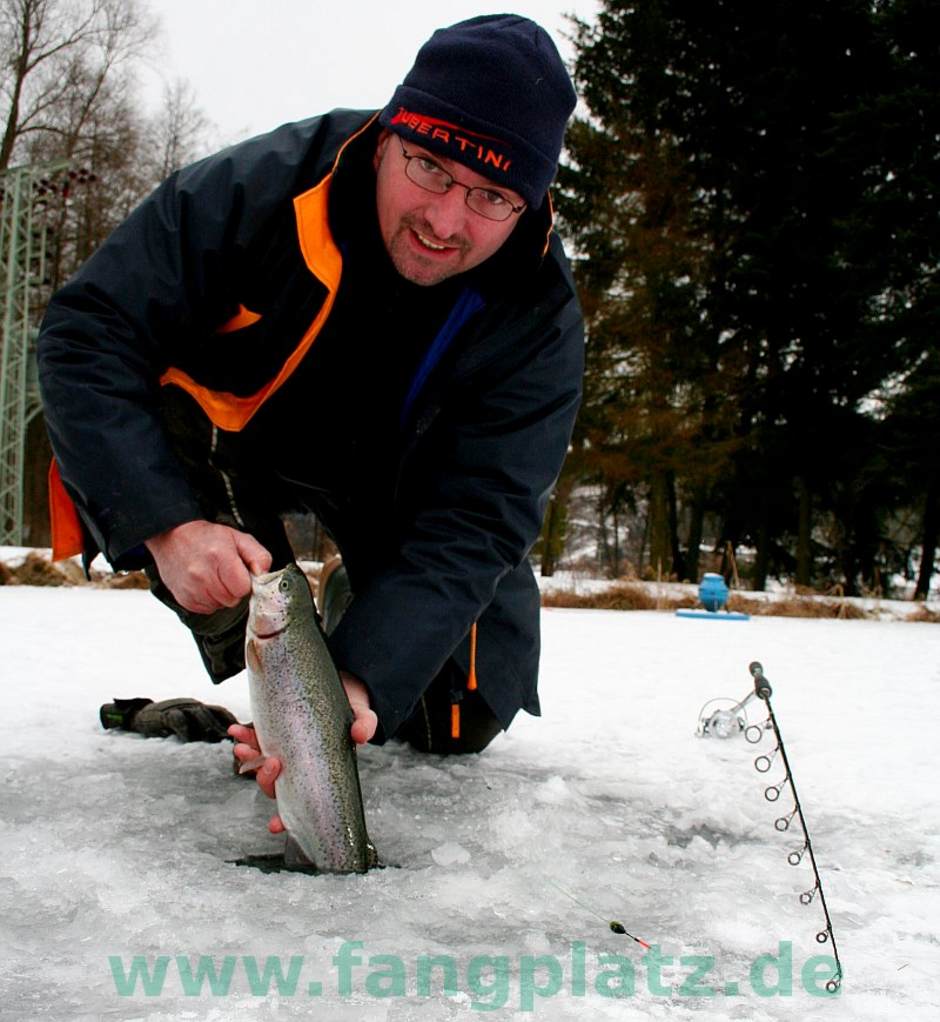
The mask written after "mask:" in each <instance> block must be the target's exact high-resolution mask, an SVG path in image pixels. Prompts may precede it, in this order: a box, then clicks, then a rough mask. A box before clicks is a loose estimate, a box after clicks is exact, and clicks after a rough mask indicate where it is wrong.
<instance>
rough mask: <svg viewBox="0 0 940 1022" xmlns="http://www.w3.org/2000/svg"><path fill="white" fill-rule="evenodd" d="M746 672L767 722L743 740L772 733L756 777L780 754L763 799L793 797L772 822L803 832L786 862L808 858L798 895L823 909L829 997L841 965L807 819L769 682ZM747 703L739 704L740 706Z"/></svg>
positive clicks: (819, 938) (756, 669)
mask: <svg viewBox="0 0 940 1022" xmlns="http://www.w3.org/2000/svg"><path fill="white" fill-rule="evenodd" d="M748 670H749V671H750V673H751V677H752V678H753V679H754V693H753V694H754V695H756V696H757V697H758V698H759V699H761V700H763V702H764V703H766V705H767V720H766V721H765V722H764V723H763V724H751V725H750V726H749V727H747V728H745V730H744V738H745V740H746V741H748V742H749V743H750V744H751V745H756V744H757V743H758V742H759V741H760V740H761V739H762V738H763V737H764V732H765V731H766V730H770V729H772V730H773V733H774V736H775V737H776V739H777V745H776V747H775V748H774V749H772V750H771V751H770V753H769V754H767V755H760V756H758V757H757V758H756V759H755V760H754V769H755V770H757V772H758V773H761V774H766V773H767V772H768V771H769V770H770V768H771V765H772V764H773V761H774V759H775V758H776V756H777V753H778V752H779V753H780V758H781V760H782V761H783V768H784V770H785V771H786V775H785V776H784V778H783V780H782V781H780V782H778V783H777V784H772V785H770V786H769V787H767V788H765V789H764V798H765V799H767V801H768V802H776V801H777V800H778V799H779V798H780V794H781V792H782V791H783V788H784V786H785V785H787V784H789V785H790V791H791V792H792V794H793V810H792V812H790V813H789V814H788V815H786V816H779V817H777V819H776V820H775V821H774V827H775V828H776V829H777V830H778V831H780V832H781V833H783V832H785V831H788V830H789V829H790V825H791V823H792V822H793V820H794V819H797V820H798V821H799V824H800V828H801V830H802V831H803V847H802V848H800V849H797V850H796V851H792V852H790V854H789V855H788V856H787V862H789V863H790V865H791V866H798V865H799V864H800V863H801V862H802V861H803V856H804V855H807V854H808V855H809V861H810V865H811V866H812V869H813V877H814V879H815V886H814V887H812V888H810V889H809V890H808V891H804V892H803V893H802V894H801V895H800V904H801V905H809V904H810V903H811V902H812V901H813V899H814V898H815V897H816V895H817V894H818V895H819V903H820V905H821V906H822V910H823V915H824V916H825V918H826V928H825V929H824V930H820V931H819V932H818V933H817V934H816V942H817V943H818V944H826V943H829V944H831V945H832V956H833V958H834V959H835V963H836V974H835V976H834V977H833V978H832V979H830V980H829V981H828V982H827V983H826V990H827V991H828V992H829V993H830V994H834V993H836V992H837V991H838V989H839V987H840V986H841V985H842V976H843V972H842V962H841V960H840V959H839V950H838V948H837V947H836V935H835V933H834V932H833V928H832V917H831V916H830V915H829V907H828V905H827V904H826V895H825V893H824V892H823V885H822V878H821V877H820V875H819V868H818V867H817V865H816V856H815V854H814V853H813V842H812V840H811V839H810V836H809V830H808V829H807V826H806V819H805V818H804V816H803V807H802V805H801V804H800V797H799V795H798V794H797V791H796V784H795V783H794V781H793V771H792V770H791V769H790V760H789V759H788V757H787V750H786V746H785V745H784V744H783V736H782V735H781V734H780V727H779V725H778V724H777V718H776V716H775V714H774V710H773V706H772V705H771V702H770V697H771V695H772V694H773V689H772V688H771V687H770V682H769V681H768V680H767V676H766V675H765V674H764V668H763V666H762V665H761V664H760V663H759V662H758V661H756V660H755V661H754V662H753V663H751V664H749V665H748ZM746 701H747V700H744V701H742V703H741V704H739V705H742V706H743V703H744V702H746Z"/></svg>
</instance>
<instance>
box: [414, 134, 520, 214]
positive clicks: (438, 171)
mask: <svg viewBox="0 0 940 1022" xmlns="http://www.w3.org/2000/svg"><path fill="white" fill-rule="evenodd" d="M395 137H396V138H397V139H398V144H399V145H400V146H401V154H402V156H404V157H405V174H406V176H407V177H408V180H409V181H412V182H413V183H414V184H416V185H417V186H418V187H419V188H423V189H424V190H425V191H427V192H436V193H437V194H438V195H443V194H444V193H445V192H449V191H450V190H451V188H452V187H453V186H454V185H460V187H461V188H463V189H465V190H466V193H467V194H466V196H465V199H466V203H467V205H468V206H469V207H470V208H471V209H472V210H473V212H474V213H479V214H480V216H484V217H486V219H487V220H508V219H509V218H510V217H511V216H512V215H513V213H521V212H522V211H523V210H524V209H525V203H524V202H523V203H522V205H521V206H514V205H513V204H512V203H511V202H510V201H509V198H508V197H507V196H505V195H503V193H502V192H498V191H496V190H495V189H493V188H471V187H470V185H465V184H464V183H463V182H462V181H458V180H457V179H456V178H455V177H454V175H453V174H448V173H447V171H446V170H444V168H443V167H441V166H439V165H438V164H436V163H435V162H434V161H433V160H432V159H430V158H429V157H427V156H425V155H424V154H423V153H409V152H408V151H407V150H406V149H405V143H404V142H402V140H401V138H400V137H399V136H398V135H396V136H395Z"/></svg>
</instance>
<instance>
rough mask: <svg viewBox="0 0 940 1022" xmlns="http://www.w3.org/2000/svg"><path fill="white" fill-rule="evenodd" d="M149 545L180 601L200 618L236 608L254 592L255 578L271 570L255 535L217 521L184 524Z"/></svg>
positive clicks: (267, 555) (168, 587) (150, 541)
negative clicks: (252, 576) (253, 582)
mask: <svg viewBox="0 0 940 1022" xmlns="http://www.w3.org/2000/svg"><path fill="white" fill-rule="evenodd" d="M145 545H146V547H147V549H148V550H149V551H150V553H151V554H152V555H153V559H154V563H155V564H156V566H157V571H158V572H159V573H160V578H161V579H163V583H164V585H165V586H166V587H167V589H169V590H170V592H171V593H172V594H173V597H174V599H175V600H176V602H177V603H178V604H179V605H180V606H181V607H183V608H185V609H186V610H192V611H195V613H197V614H211V613H212V612H213V611H214V610H219V609H220V608H221V607H234V606H235V605H236V604H237V603H238V602H239V601H240V600H242V599H244V597H246V596H247V595H248V594H249V593H250V592H251V575H252V574H254V575H258V574H261V573H262V572H265V571H268V570H269V569H270V567H271V555H270V553H268V551H267V550H265V548H264V547H263V546H262V545H261V544H260V543H259V542H258V541H257V540H256V539H255V538H254V536H250V535H249V534H248V533H247V532H239V531H238V529H232V528H229V526H227V525H217V524H214V523H212V522H206V521H195V522H184V523H183V524H182V525H177V526H176V527H175V528H173V529H167V531H166V532H161V533H159V534H158V535H156V536H151V537H150V539H148V540H147V541H146V544H145Z"/></svg>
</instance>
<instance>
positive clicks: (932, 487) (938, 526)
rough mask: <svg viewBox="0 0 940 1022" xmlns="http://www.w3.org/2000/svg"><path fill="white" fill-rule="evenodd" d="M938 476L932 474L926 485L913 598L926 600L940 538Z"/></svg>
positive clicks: (939, 487)
mask: <svg viewBox="0 0 940 1022" xmlns="http://www.w3.org/2000/svg"><path fill="white" fill-rule="evenodd" d="M938 491H940V477H938V476H936V475H935V476H934V477H933V478H932V479H931V480H930V484H929V486H928V487H927V499H926V502H925V505H924V523H923V532H922V536H923V542H922V544H921V552H920V571H919V572H918V573H917V586H916V587H915V589H914V599H915V600H926V599H927V598H928V597H929V596H930V580H931V577H932V576H933V567H934V553H935V551H936V549H937V541H938V539H940V536H938V533H940V493H938Z"/></svg>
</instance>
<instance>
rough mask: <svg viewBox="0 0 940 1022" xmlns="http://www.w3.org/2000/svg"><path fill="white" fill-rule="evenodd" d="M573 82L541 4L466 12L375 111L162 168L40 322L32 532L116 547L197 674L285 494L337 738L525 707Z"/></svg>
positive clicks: (554, 402)
mask: <svg viewBox="0 0 940 1022" xmlns="http://www.w3.org/2000/svg"><path fill="white" fill-rule="evenodd" d="M574 103H575V95H574V91H573V89H572V86H571V82H570V80H569V78H568V75H567V73H566V72H565V70H564V66H563V65H562V63H561V60H560V58H559V56H558V53H557V50H556V49H555V47H554V45H553V43H552V42H551V40H550V39H549V37H548V36H547V34H546V33H545V32H544V31H543V30H542V29H541V28H539V27H538V26H537V25H536V24H534V23H533V22H531V21H529V20H527V19H524V18H520V17H515V16H509V15H498V16H492V17H480V18H474V19H471V20H469V21H466V22H462V23H460V24H457V25H454V26H451V27H450V28H446V29H441V30H439V31H438V32H436V33H435V34H434V35H433V36H432V38H431V39H430V40H429V41H428V42H427V43H426V44H425V45H424V46H423V47H422V48H421V50H420V51H419V53H418V56H417V59H416V62H415V65H414V67H413V68H412V70H411V71H410V72H409V74H408V75H407V77H406V78H405V81H404V83H403V84H402V85H401V86H399V87H398V89H397V90H396V92H395V94H394V96H393V97H392V100H391V102H390V103H389V104H388V105H387V106H386V107H385V108H384V109H383V110H382V111H380V112H378V113H377V114H374V113H363V112H357V111H345V110H340V111H333V112H332V113H330V114H327V115H324V116H321V117H317V118H314V119H312V120H309V121H305V122H301V123H298V124H288V125H285V126H283V127H281V128H279V129H277V130H276V131H274V132H272V133H271V134H269V135H266V136H262V137H260V138H256V139H253V140H250V141H248V142H245V143H243V144H241V145H238V146H235V147H233V148H231V149H229V150H226V151H224V152H222V153H220V154H218V155H217V156H213V157H210V158H209V159H207V160H203V161H201V162H200V163H197V164H195V165H193V166H191V167H188V168H186V169H184V170H182V171H180V172H179V173H177V174H175V175H174V176H173V177H171V178H170V179H169V180H168V181H166V182H165V183H164V184H163V185H162V186H161V187H160V188H159V189H158V190H157V191H156V192H155V193H154V194H153V195H152V196H151V197H150V198H148V199H147V200H146V201H145V202H144V203H143V204H142V205H141V206H140V207H139V208H138V209H137V210H136V211H135V212H134V213H133V214H132V215H131V217H130V218H129V219H128V220H127V221H126V222H125V223H124V224H123V225H122V226H121V227H119V228H118V229H117V230H116V231H115V232H114V234H113V235H112V236H111V238H110V239H109V240H108V241H107V242H106V243H105V244H104V245H103V246H102V247H101V248H100V249H99V251H98V252H97V253H96V254H95V255H94V256H93V257H92V258H91V259H90V260H89V262H88V263H87V264H86V265H85V266H84V267H83V268H82V269H81V270H80V271H79V272H78V274H76V276H75V277H74V278H73V279H72V280H70V281H69V282H68V284H66V286H65V287H64V288H63V289H62V290H61V291H60V292H59V293H58V294H57V295H56V296H55V298H54V299H53V301H52V303H51V304H50V307H49V310H48V313H47V316H46V319H45V321H44V323H43V328H42V333H41V336H40V342H39V361H40V380H41V385H42V390H43V400H44V403H45V409H46V417H47V423H48V427H49V432H50V436H51V439H52V444H53V448H54V450H55V455H56V460H57V467H54V472H53V483H54V486H53V491H54V492H53V497H54V500H53V508H54V514H53V519H54V522H53V525H54V533H55V534H56V536H57V553H60V554H63V555H64V554H66V553H69V552H74V548H75V545H76V543H77V544H78V545H80V546H82V547H83V548H84V553H85V556H86V558H89V557H91V556H92V555H93V554H94V552H95V551H96V550H101V551H103V552H104V553H105V555H106V556H107V557H108V559H109V560H110V562H111V563H112V564H113V565H114V566H115V567H117V568H131V567H139V566H144V567H145V568H146V570H147V571H148V573H149V575H150V578H151V583H152V589H153V591H154V593H155V594H156V595H157V596H158V597H159V598H160V599H161V600H163V601H164V602H165V603H167V604H168V605H169V606H171V607H172V608H173V609H174V610H175V611H176V612H177V613H178V614H179V616H180V617H181V619H182V620H183V621H184V622H185V623H186V625H187V626H188V627H189V628H190V629H191V630H192V632H193V634H194V636H195V638H196V641H197V644H198V646H199V650H200V653H201V655H202V658H203V661H204V663H205V666H206V669H207V670H208V672H209V674H210V675H211V677H212V678H213V680H214V681H216V682H219V681H222V680H223V679H225V678H227V677H230V676H232V675H233V674H236V673H237V672H239V671H240V670H241V669H242V668H243V666H244V654H243V645H244V630H245V619H246V614H247V595H248V593H249V591H250V573H257V572H261V571H266V570H268V569H269V568H270V567H272V566H274V567H277V566H281V565H283V564H285V563H287V562H288V561H289V560H291V559H292V556H293V554H292V551H291V549H290V546H289V544H288V542H287V540H286V537H285V534H284V530H283V526H282V525H281V521H280V518H279V517H278V516H279V514H280V513H283V512H285V511H288V510H292V509H304V510H310V511H314V512H315V513H316V514H317V516H318V517H319V519H320V520H321V521H322V522H323V524H324V526H325V527H326V528H327V529H328V530H329V531H330V533H331V535H332V536H333V537H334V539H335V541H336V543H337V545H338V547H339V549H340V551H341V553H342V555H343V569H344V573H345V575H344V574H343V573H340V574H338V575H337V576H336V579H337V580H338V581H339V582H342V581H343V580H344V579H345V580H346V581H347V583H348V586H349V588H350V589H351V593H352V594H354V596H352V599H351V602H350V600H349V599H347V598H342V599H339V600H334V601H333V602H334V605H335V604H339V605H340V606H343V607H345V613H344V614H343V615H342V618H341V620H338V623H337V619H338V617H339V615H334V619H333V620H328V621H327V622H326V624H327V628H328V631H330V647H331V651H332V653H333V656H334V658H335V660H336V663H337V666H338V668H339V669H340V671H341V676H342V678H343V682H344V684H345V686H346V690H347V694H348V695H349V698H350V703H351V705H352V707H353V710H354V714H355V721H354V724H353V730H352V734H353V738H354V739H355V740H356V741H358V742H365V741H369V740H372V741H375V742H383V741H385V740H386V739H387V738H389V737H392V736H395V737H398V738H402V739H405V740H407V741H409V742H411V743H412V744H413V745H414V746H415V747H417V748H419V749H423V750H425V751H433V752H442V753H447V752H469V751H479V750H480V749H482V748H483V747H485V746H486V745H487V744H488V743H489V742H490V741H491V740H492V738H493V737H494V736H495V735H496V734H497V733H498V732H499V731H500V730H502V729H504V728H506V727H508V725H509V723H510V721H511V720H512V718H513V716H514V715H515V713H516V712H517V711H518V710H519V709H520V708H522V709H525V710H527V711H528V712H530V713H535V714H537V713H538V712H539V704H538V697H537V694H536V676H537V667H538V612H539V600H538V590H537V587H536V585H535V581H534V578H533V576H532V572H531V569H530V567H529V565H528V562H527V559H526V558H527V554H528V552H529V549H530V548H531V545H532V543H533V542H534V541H535V539H536V537H537V535H538V530H539V526H540V522H541V518H542V514H543V511H544V508H545V503H546V500H547V497H548V495H549V493H550V490H551V487H552V485H553V483H554V481H555V479H556V477H557V474H558V471H559V469H560V466H561V463H562V460H563V458H564V454H565V451H566V449H567V445H568V442H569V439H570V434H571V429H572V425H573V422H574V417H575V414H576V411H577V406H578V402H579V399H580V377H581V371H582V358H583V336H582V320H581V314H580V311H579V309H578V305H577V299H576V296H575V291H574V286H573V283H572V280H571V276H570V272H569V268H568V265H567V261H566V259H565V256H564V253H563V251H562V249H561V245H560V243H559V241H558V239H557V237H556V236H555V235H554V234H552V233H551V221H552V212H551V204H550V200H549V198H548V194H547V193H548V187H549V185H550V183H551V180H552V178H553V176H554V174H555V171H556V167H557V160H558V156H559V151H560V147H561V143H562V138H563V134H564V129H565V125H566V123H567V120H568V117H569V116H570V114H571V112H572V110H573V108H574ZM72 504H74V507H75V509H77V518H75V519H71V526H72V535H71V545H70V543H69V537H68V536H67V535H66V536H65V540H64V541H63V540H62V539H61V537H63V535H65V534H66V533H68V531H69V522H70V519H69V514H70V513H72V506H71V505H72ZM76 530H77V531H76ZM346 604H348V606H346ZM321 609H322V608H321ZM138 708H139V707H138ZM132 709H133V708H132ZM177 711H178V708H177ZM115 712H116V713H117V716H118V718H120V715H121V712H123V711H122V710H121V709H120V708H118V710H116V711H115ZM127 713H128V714H129V713H130V710H127ZM121 722H122V723H124V724H125V725H126V726H131V725H132V721H131V720H130V718H129V717H127V719H125V720H123V721H121ZM235 735H236V736H237V737H239V738H241V739H248V740H250V739H251V733H250V732H249V731H248V730H247V729H241V730H236V731H235ZM236 751H238V748H237V749H236ZM266 779H267V778H266Z"/></svg>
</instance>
